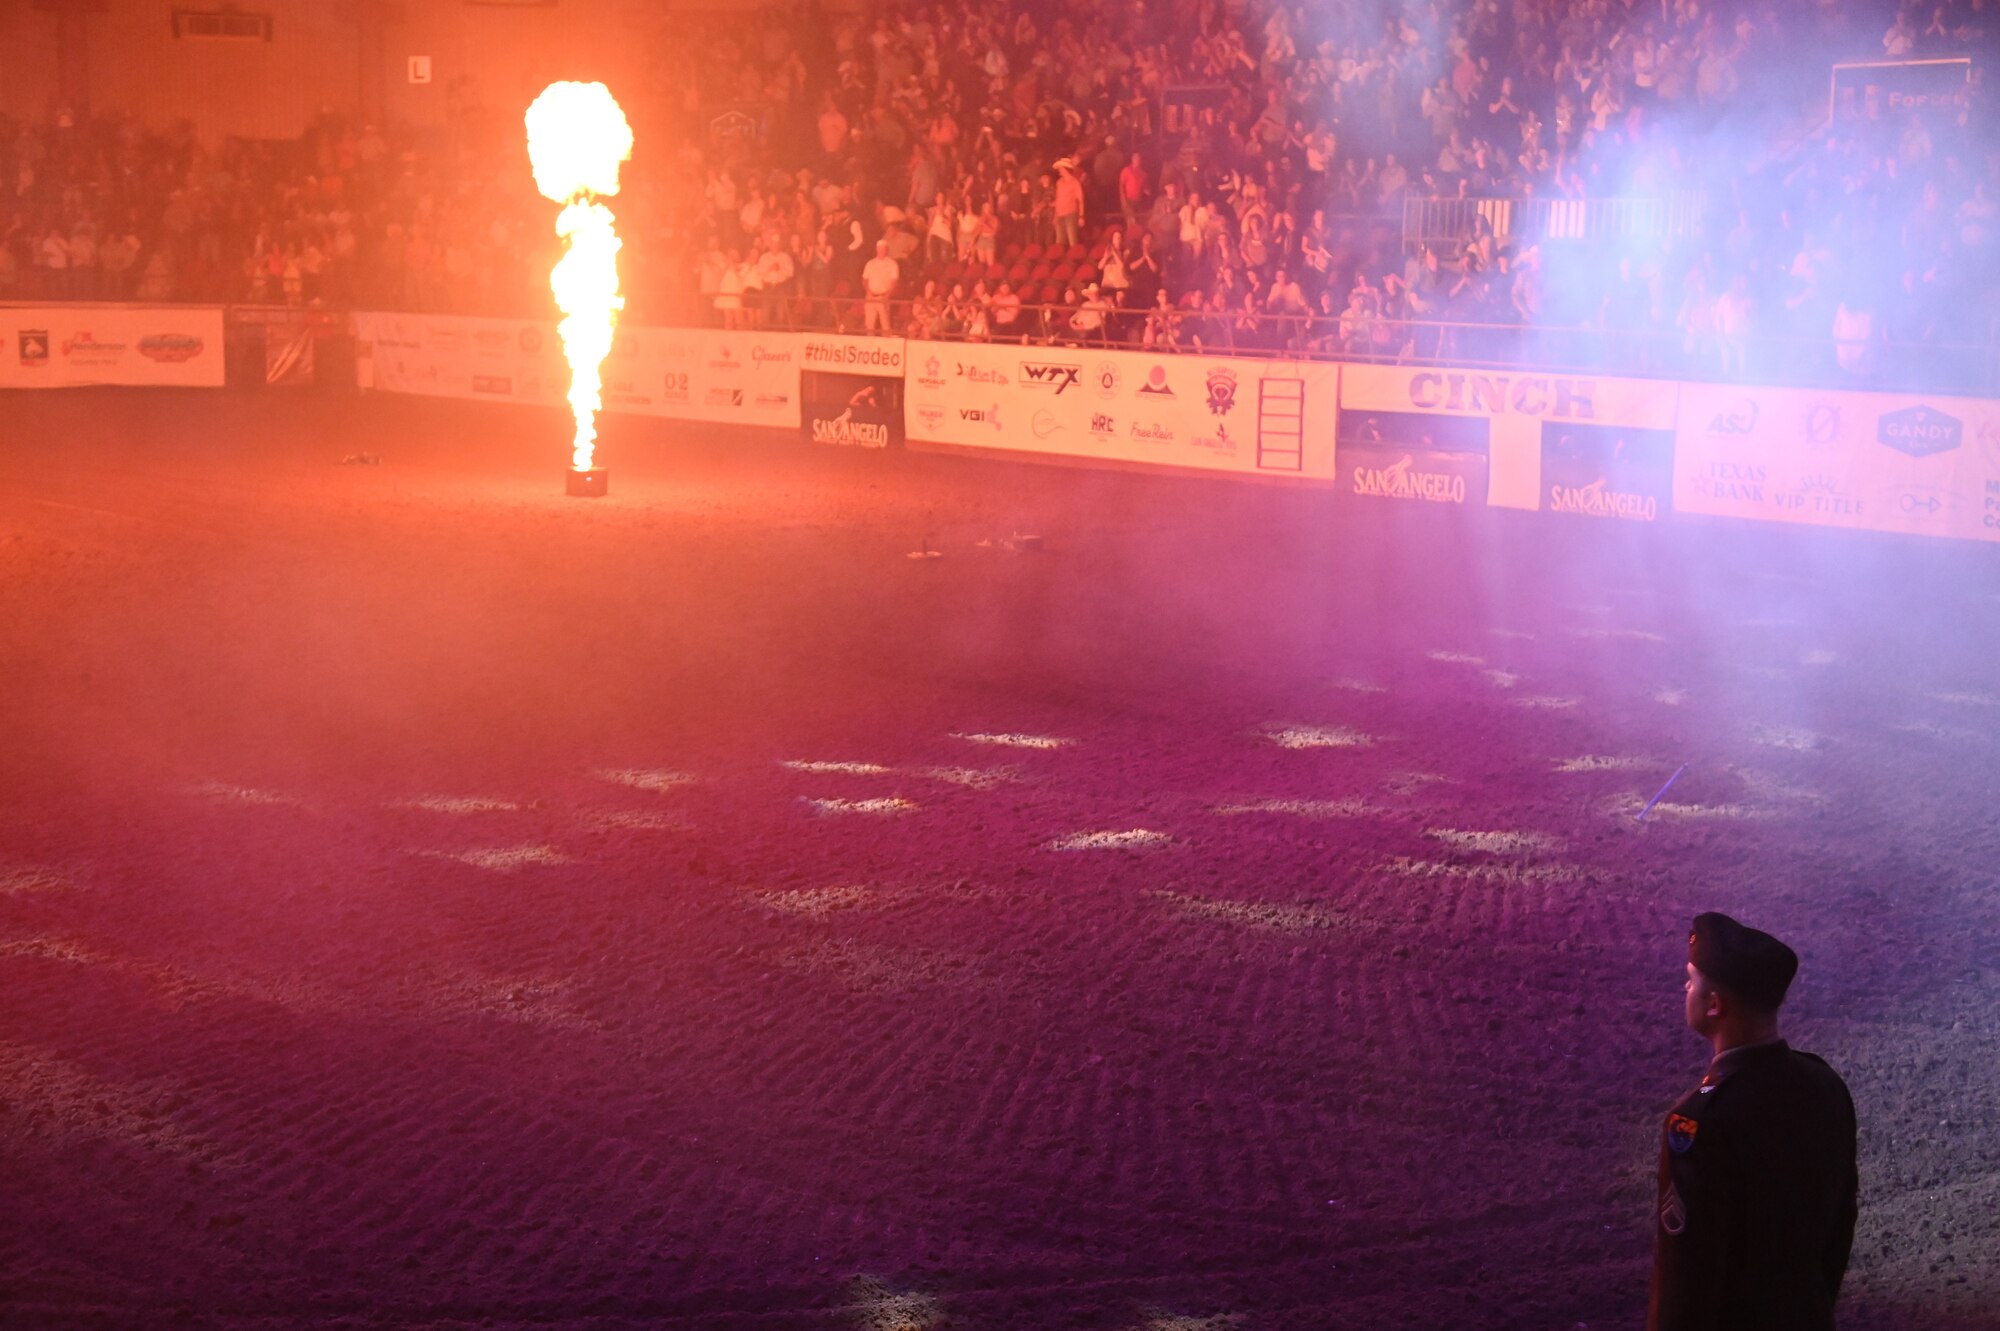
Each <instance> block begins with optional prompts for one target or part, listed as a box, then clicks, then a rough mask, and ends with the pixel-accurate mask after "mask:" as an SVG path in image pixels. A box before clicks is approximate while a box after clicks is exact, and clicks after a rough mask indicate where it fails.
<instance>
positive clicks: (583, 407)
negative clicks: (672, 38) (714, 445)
mask: <svg viewBox="0 0 2000 1331" xmlns="http://www.w3.org/2000/svg"><path fill="white" fill-rule="evenodd" d="M527 126H528V162H529V164H530V165H531V166H532V167H533V168H534V172H535V188H536V189H538V190H540V191H541V192H542V193H543V194H544V195H545V196H546V197H548V198H551V199H554V200H555V201H556V202H557V203H560V204H562V205H563V210H562V212H560V213H558V214H557V215H556V234H557V235H559V236H561V237H562V238H563V239H564V240H565V241H567V242H568V246H567V248H566V249H565V251H564V253H563V257H562V258H561V259H560V260H558V261H557V262H556V266H555V267H554V268H553V269H551V270H550V271H549V289H550V290H551V291H552V292H554V293H555V298H556V307H557V308H558V309H560V310H561V311H562V312H563V319H562V322H561V323H559V324H557V325H556V331H557V332H558V333H559V334H561V336H562V347H563V359H564V360H566V361H568V362H569V374H570V381H569V406H570V411H571V413H572V414H573V415H574V416H575V417H576V444H575V448H574V452H573V455H572V457H571V462H570V465H571V466H573V467H574V468H576V470H578V471H588V470H589V469H590V464H591V454H592V452H593V449H594V446H595V444H596V442H597V413H598V410H599V409H600V408H601V407H602V406H603V405H604V401H603V395H602V391H601V390H602V387H603V382H602V380H601V379H600V377H599V369H600V367H601V366H602V365H603V364H604V358H605V356H607V355H609V354H610V351H611V333H612V329H613V328H614V327H615V326H616V325H617V322H618V312H619V311H620V310H622V309H624V308H625V298H624V297H623V296H622V295H620V294H619V292H618V251H619V249H620V248H621V247H622V246H623V243H624V242H622V241H620V240H619V239H618V233H617V231H616V230H615V229H614V228H613V226H612V217H611V210H610V209H609V208H607V207H605V206H604V205H603V204H602V203H600V202H598V199H599V197H600V196H604V195H611V194H616V193H617V192H618V164H619V163H620V162H624V161H627V160H629V159H630V158H631V156H632V127H631V125H629V124H627V123H626V120H625V112H624V111H623V110H622V109H621V108H620V107H619V105H618V99H617V98H615V97H613V96H612V95H611V90H610V89H609V88H607V87H605V86H604V85H603V84H602V83H569V82H562V83H551V84H550V85H549V86H548V87H546V88H544V89H542V92H541V96H539V97H537V98H535V101H534V104H533V105H532V106H530V107H529V108H528V114H527Z"/></svg>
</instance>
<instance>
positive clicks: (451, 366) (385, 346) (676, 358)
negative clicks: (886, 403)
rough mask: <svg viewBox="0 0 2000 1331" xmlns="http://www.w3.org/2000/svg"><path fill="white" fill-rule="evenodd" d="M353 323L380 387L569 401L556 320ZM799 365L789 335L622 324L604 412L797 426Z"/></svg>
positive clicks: (394, 317) (380, 316)
mask: <svg viewBox="0 0 2000 1331" xmlns="http://www.w3.org/2000/svg"><path fill="white" fill-rule="evenodd" d="M354 319H355V329H356V333H357V336H358V337H359V338H360V340H361V341H362V342H363V343H364V344H366V345H368V346H369V347H370V349H371V352H372V356H371V359H370V365H371V369H372V375H373V383H372V386H373V387H375V388H377V389H381V390H384V391H388V392H398V393H424V394H430V395H434V396H441V397H459V398H478V399H483V400H487V401H491V400H493V399H496V398H498V399H503V400H507V401H513V402H531V403H541V404H545V405H559V404H561V403H562V402H563V401H564V400H565V398H566V397H567V396H568V393H569V379H570V375H569V365H568V363H567V362H566V361H564V360H563V357H562V341H561V339H560V338H559V337H558V336H557V335H556V330H555V325H554V324H553V323H523V322H521V321H520V320H513V319H505V320H503V319H469V318H459V317H456V316H450V315H419V314H388V313H360V314H356V315H355V316H354ZM899 345H900V344H899ZM800 359H801V350H800V340H799V337H798V335H796V334H792V333H753V332H732V331H725V330H721V329H663V328H643V327H639V326H636V325H632V324H620V325H619V326H618V330H617V334H616V336H615V337H614V338H613V339H612V344H611V353H610V355H608V356H607V357H606V358H605V361H604V367H603V376H604V409H605V410H606V411H607V412H612V413H620V412H623V413H630V414H634V415H646V416H668V417H678V418H682V419H686V420H704V421H718V422H733V423H739V424H744V425H770V426H777V427H781V428H785V429H794V430H795V429H798V428H799V427H800V422H801V419H802V418H801V415H800V408H799V365H800Z"/></svg>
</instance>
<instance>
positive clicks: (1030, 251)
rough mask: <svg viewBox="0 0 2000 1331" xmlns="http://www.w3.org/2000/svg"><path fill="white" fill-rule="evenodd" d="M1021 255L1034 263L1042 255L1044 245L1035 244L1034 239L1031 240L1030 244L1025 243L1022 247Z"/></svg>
mask: <svg viewBox="0 0 2000 1331" xmlns="http://www.w3.org/2000/svg"><path fill="white" fill-rule="evenodd" d="M1021 257H1022V258H1023V259H1026V260H1027V261H1028V262H1029V263H1034V262H1035V261H1036V260H1037V259H1040V258H1041V257H1042V247H1041V246H1040V245H1037V244H1035V243H1034V242H1033V241H1030V242H1029V243H1028V244H1026V245H1023V246H1022V247H1021Z"/></svg>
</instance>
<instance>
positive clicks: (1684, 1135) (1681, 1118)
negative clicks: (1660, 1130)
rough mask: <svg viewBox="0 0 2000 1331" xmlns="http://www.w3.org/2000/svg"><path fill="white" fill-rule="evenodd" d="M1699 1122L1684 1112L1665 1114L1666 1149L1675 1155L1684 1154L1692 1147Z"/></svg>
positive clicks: (1699, 1125)
mask: <svg viewBox="0 0 2000 1331" xmlns="http://www.w3.org/2000/svg"><path fill="white" fill-rule="evenodd" d="M1700 1128H1701V1124H1700V1123H1698V1122H1696V1121H1695V1120H1694V1119H1691V1118H1689V1117H1688V1116H1687V1115H1686V1114H1669V1115H1667V1149H1668V1150H1669V1151H1672V1152H1673V1153H1674V1154H1675V1155H1686V1154H1687V1153H1688V1152H1689V1151H1690V1150H1692V1149H1693V1147H1694V1136H1695V1133H1696V1132H1697V1131H1699V1130H1700Z"/></svg>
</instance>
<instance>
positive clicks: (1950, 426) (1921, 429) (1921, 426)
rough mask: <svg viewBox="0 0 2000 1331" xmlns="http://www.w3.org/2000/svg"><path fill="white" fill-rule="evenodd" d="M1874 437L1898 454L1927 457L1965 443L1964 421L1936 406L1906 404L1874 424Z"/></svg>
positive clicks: (1946, 451)
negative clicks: (1909, 405) (1908, 405)
mask: <svg viewBox="0 0 2000 1331" xmlns="http://www.w3.org/2000/svg"><path fill="white" fill-rule="evenodd" d="M1875 437H1876V438H1877V439H1878V440H1880V441H1881V442H1883V443H1885V444H1887V445H1888V446H1889V447H1891V448H1893V449H1895V450H1896V451H1897V452H1898V453H1907V454H1909V455H1910V456H1911V457H1913V458H1927V457H1929V456H1931V455H1932V454H1933V453H1948V452H1950V451H1951V450H1952V449H1954V448H1957V447H1958V446H1959V445H1960V444H1962V443H1964V442H1965V424H1964V422H1962V421H1960V420H1959V419H1958V417H1956V416H1947V415H1945V414H1944V413H1943V412H1941V411H1939V410H1937V409H1936V408H1935V407H1905V408H1903V409H1902V410H1901V411H1892V412H1890V413H1889V414H1888V415H1886V416H1884V417H1882V418H1881V420H1879V421H1877V422H1876V423H1875Z"/></svg>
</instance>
